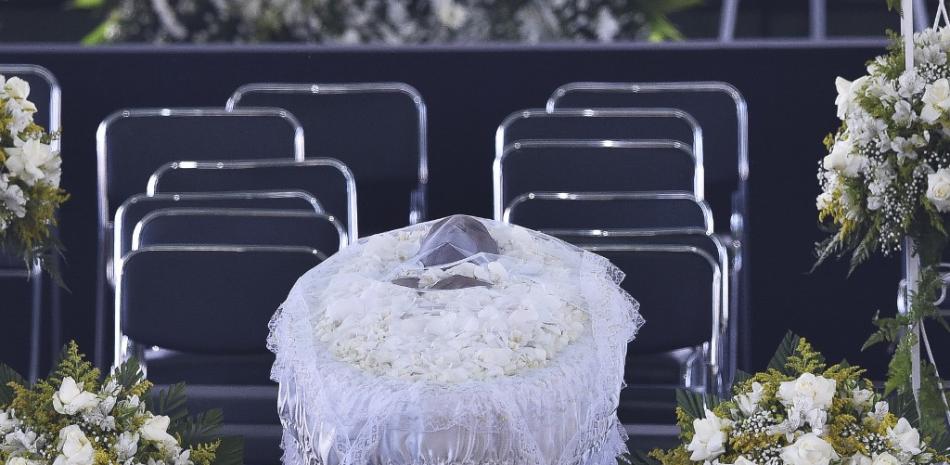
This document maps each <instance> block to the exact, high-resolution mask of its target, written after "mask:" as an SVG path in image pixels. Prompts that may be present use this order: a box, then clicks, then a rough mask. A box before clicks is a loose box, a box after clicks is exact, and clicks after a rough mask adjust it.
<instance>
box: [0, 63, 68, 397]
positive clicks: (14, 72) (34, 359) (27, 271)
mask: <svg viewBox="0 0 950 465" xmlns="http://www.w3.org/2000/svg"><path fill="white" fill-rule="evenodd" d="M0 74H2V75H3V76H5V77H7V78H9V77H12V76H23V75H33V76H37V77H39V78H41V79H42V80H44V81H46V83H47V84H48V86H49V102H48V105H49V122H48V123H47V124H48V127H47V128H46V129H47V130H48V131H49V132H50V133H55V132H58V131H59V130H60V125H61V111H62V90H61V89H60V87H59V81H58V80H57V79H56V76H54V75H53V73H52V72H50V70H48V69H46V68H44V67H42V66H39V65H34V64H0ZM51 146H52V148H53V150H59V149H60V141H59V140H58V139H57V140H54V141H52V143H51ZM44 278H45V277H44V276H43V272H42V270H41V269H40V266H39V263H33V264H31V265H30V266H25V267H24V268H22V269H0V279H27V280H28V281H29V284H30V287H31V289H30V293H31V297H30V300H31V302H30V357H29V364H28V369H29V372H28V373H27V378H28V379H29V380H30V381H35V380H36V379H38V377H39V370H40V340H41V338H42V334H41V333H42V330H41V325H42V314H43V287H44V283H45V279H44ZM59 293H60V289H59V288H58V287H54V288H52V289H50V298H51V299H50V320H51V324H50V326H51V328H52V331H53V334H52V335H51V337H50V346H51V347H50V353H56V352H57V351H59V349H60V347H59V339H60V338H61V334H60V333H61V325H62V321H61V320H62V312H61V309H60V303H59Z"/></svg>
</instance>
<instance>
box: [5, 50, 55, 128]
mask: <svg viewBox="0 0 950 465" xmlns="http://www.w3.org/2000/svg"><path fill="white" fill-rule="evenodd" d="M0 75H3V76H4V77H5V78H7V79H10V78H12V77H18V78H20V79H23V80H24V81H26V82H27V83H29V84H30V96H29V100H30V101H31V102H33V103H34V104H35V105H36V113H35V114H34V115H33V121H35V122H36V124H39V125H40V126H43V127H44V128H46V130H48V131H49V132H51V133H53V132H56V131H59V130H60V114H61V113H60V111H61V106H62V92H61V91H60V88H59V82H58V81H57V80H56V77H55V76H53V73H52V72H50V70H48V69H46V68H44V67H42V66H39V65H30V64H0ZM57 143H58V142H57Z"/></svg>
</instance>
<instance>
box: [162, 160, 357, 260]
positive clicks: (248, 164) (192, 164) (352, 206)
mask: <svg viewBox="0 0 950 465" xmlns="http://www.w3.org/2000/svg"><path fill="white" fill-rule="evenodd" d="M294 166H299V167H311V166H329V167H331V168H335V169H336V170H338V171H339V172H340V174H341V175H342V176H343V178H344V180H345V182H346V205H347V207H346V209H347V211H346V230H347V234H348V235H349V241H348V242H355V241H356V240H357V239H358V238H359V226H358V221H359V215H358V211H357V203H356V201H357V197H356V195H357V194H356V178H355V177H354V176H353V172H352V171H351V170H350V168H349V167H347V166H346V164H344V163H343V162H341V161H340V160H337V159H335V158H308V159H306V160H299V161H297V160H293V161H292V160H272V159H269V160H236V161H176V162H170V163H166V164H164V165H162V166H161V167H159V168H158V169H157V170H155V172H154V173H152V175H151V176H150V177H149V179H148V185H147V186H146V190H145V192H146V194H148V195H150V196H154V195H157V194H159V193H162V190H161V182H162V176H163V175H165V174H167V173H169V172H172V171H175V170H244V169H258V168H280V167H294ZM330 213H336V212H330Z"/></svg>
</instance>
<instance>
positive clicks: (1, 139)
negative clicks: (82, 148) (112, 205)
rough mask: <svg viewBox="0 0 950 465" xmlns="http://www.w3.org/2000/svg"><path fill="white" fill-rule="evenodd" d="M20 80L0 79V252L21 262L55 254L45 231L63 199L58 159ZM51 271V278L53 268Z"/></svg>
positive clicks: (27, 88)
mask: <svg viewBox="0 0 950 465" xmlns="http://www.w3.org/2000/svg"><path fill="white" fill-rule="evenodd" d="M29 96H30V85H29V83H27V82H26V81H24V80H22V79H20V78H18V77H11V78H9V79H7V78H5V77H4V76H2V75H0V252H7V253H10V254H13V255H15V256H16V257H18V258H22V259H23V260H24V261H26V262H27V263H30V262H33V261H34V260H36V259H39V260H41V261H43V262H45V263H44V264H45V265H47V267H46V268H47V269H49V266H52V265H55V262H54V261H53V260H49V258H50V257H51V256H52V255H54V254H57V253H59V249H60V246H59V243H58V241H57V240H56V237H55V236H54V235H53V234H52V231H51V228H52V227H54V226H55V225H56V210H57V209H58V208H59V206H60V205H61V204H62V203H63V202H65V201H66V199H67V198H68V196H67V195H66V192H65V191H64V190H63V189H61V188H60V186H59V182H60V177H61V174H62V170H61V167H60V165H61V160H60V156H59V153H58V151H56V150H54V149H53V146H52V143H53V141H54V140H56V139H57V138H58V137H59V134H50V133H48V132H47V131H46V129H44V128H42V127H40V126H39V125H37V124H36V123H35V122H33V114H34V113H36V105H35V104H33V102H31V101H30V100H29ZM51 271H53V272H54V274H55V269H52V270H51Z"/></svg>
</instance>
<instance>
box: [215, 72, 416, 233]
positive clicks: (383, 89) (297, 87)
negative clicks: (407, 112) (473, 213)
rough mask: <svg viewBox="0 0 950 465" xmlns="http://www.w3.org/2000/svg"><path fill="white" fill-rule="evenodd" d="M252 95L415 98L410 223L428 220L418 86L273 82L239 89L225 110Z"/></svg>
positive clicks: (230, 108)
mask: <svg viewBox="0 0 950 465" xmlns="http://www.w3.org/2000/svg"><path fill="white" fill-rule="evenodd" d="M251 93H271V94H300V95H302V96H303V95H345V94H357V93H359V94H366V93H400V94H405V95H407V96H408V97H409V98H411V99H412V102H413V104H414V105H415V107H416V112H417V114H418V125H419V135H418V136H419V160H418V171H419V172H418V180H419V187H418V188H417V190H416V193H415V195H414V196H413V198H414V202H413V205H412V206H411V211H410V214H409V223H410V224H415V223H418V222H420V221H425V218H426V208H427V205H426V187H427V185H428V183H429V155H428V123H427V116H426V114H427V110H426V104H425V101H424V100H423V99H422V94H420V93H419V91H418V90H416V88H415V87H412V86H410V85H409V84H405V83H402V82H362V83H345V84H343V83H274V82H261V83H251V84H245V85H242V86H240V87H238V88H237V90H235V91H234V93H233V94H231V97H229V98H228V101H227V103H226V104H225V109H226V110H228V111H235V110H236V109H238V108H240V103H241V99H242V98H244V96H245V95H247V94H251Z"/></svg>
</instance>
